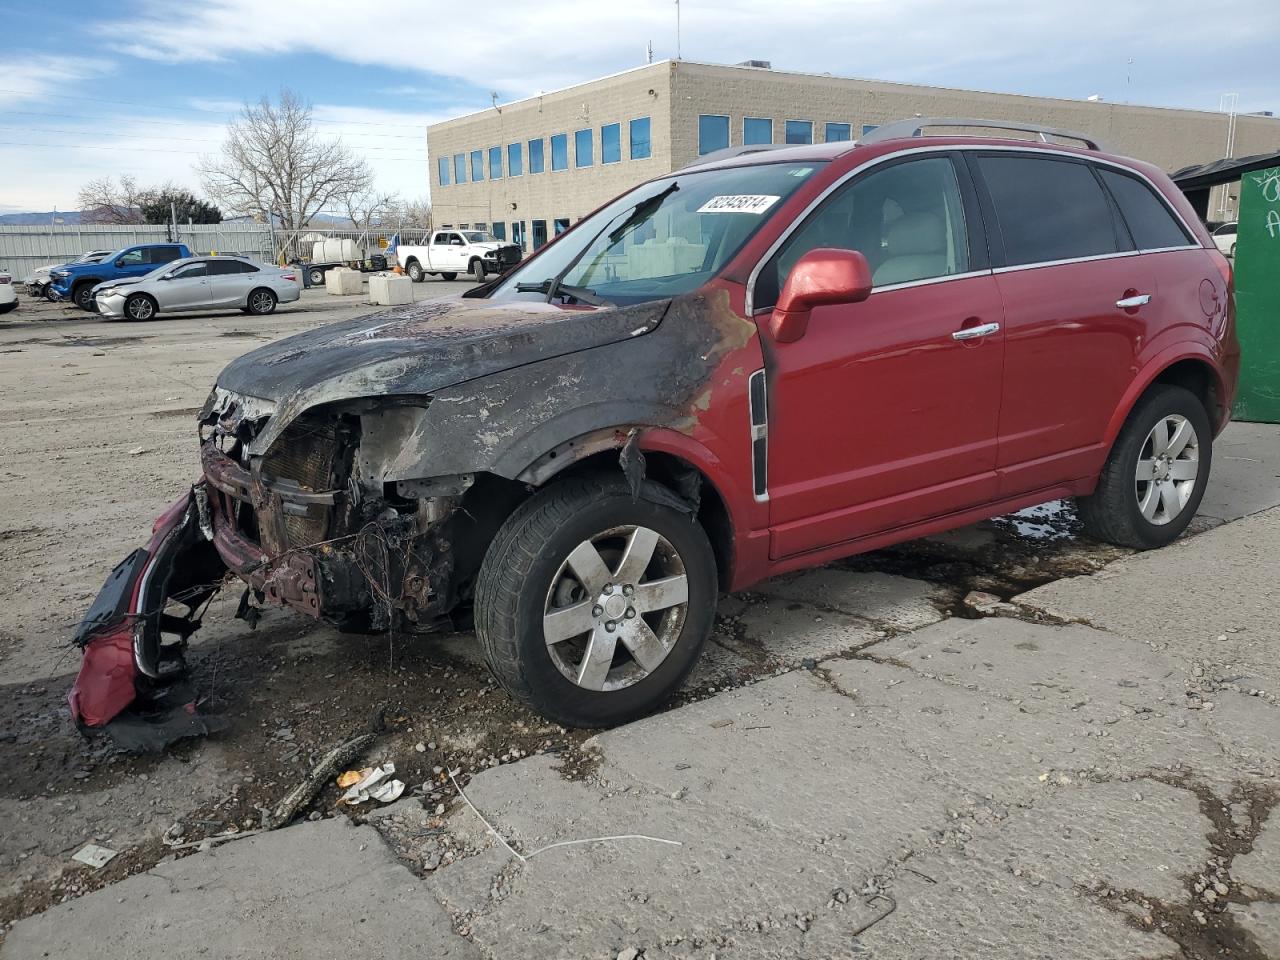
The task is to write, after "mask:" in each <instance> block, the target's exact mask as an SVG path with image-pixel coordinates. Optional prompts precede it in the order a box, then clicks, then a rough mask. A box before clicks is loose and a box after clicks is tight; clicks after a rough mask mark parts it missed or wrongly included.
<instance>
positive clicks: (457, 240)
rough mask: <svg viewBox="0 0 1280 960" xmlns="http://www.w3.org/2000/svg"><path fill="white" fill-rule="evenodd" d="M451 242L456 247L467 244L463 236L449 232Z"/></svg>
mask: <svg viewBox="0 0 1280 960" xmlns="http://www.w3.org/2000/svg"><path fill="white" fill-rule="evenodd" d="M449 242H450V243H451V244H453V245H454V246H455V247H461V246H464V245H465V241H464V240H463V239H462V237H461V236H459V235H458V234H456V233H451V234H449Z"/></svg>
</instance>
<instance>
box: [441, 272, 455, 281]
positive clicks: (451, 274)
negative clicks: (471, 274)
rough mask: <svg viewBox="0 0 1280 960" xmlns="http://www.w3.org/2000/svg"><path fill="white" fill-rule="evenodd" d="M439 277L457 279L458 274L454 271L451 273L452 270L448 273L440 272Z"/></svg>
mask: <svg viewBox="0 0 1280 960" xmlns="http://www.w3.org/2000/svg"><path fill="white" fill-rule="evenodd" d="M440 279H441V280H457V279H458V275H457V274H456V273H453V272H452V271H450V272H449V273H442V274H440Z"/></svg>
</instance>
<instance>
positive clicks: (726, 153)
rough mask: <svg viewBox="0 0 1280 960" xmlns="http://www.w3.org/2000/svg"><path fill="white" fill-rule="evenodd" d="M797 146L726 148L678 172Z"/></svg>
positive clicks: (754, 144)
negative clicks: (751, 154)
mask: <svg viewBox="0 0 1280 960" xmlns="http://www.w3.org/2000/svg"><path fill="white" fill-rule="evenodd" d="M791 146H795V144H791V143H744V144H739V145H738V146H736V147H725V148H724V149H723V150H712V151H711V152H710V153H704V154H703V155H702V156H700V157H699V158H698V159H697V160H695V161H694V162H693V163H690V164H688V165H686V166H683V167H681V168H680V170H677V171H676V173H680V172H682V171H684V170H692V169H693V168H694V167H700V166H702V165H703V164H706V163H719V162H720V161H721V160H732V159H733V158H734V157H742V156H746V155H747V154H749V153H763V152H764V151H765V150H781V149H783V148H784V147H791Z"/></svg>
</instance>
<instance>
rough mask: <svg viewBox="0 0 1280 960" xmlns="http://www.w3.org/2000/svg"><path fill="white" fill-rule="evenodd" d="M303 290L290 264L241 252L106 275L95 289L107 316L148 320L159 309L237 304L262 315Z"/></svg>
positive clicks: (97, 301) (220, 307) (100, 309)
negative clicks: (134, 273)
mask: <svg viewBox="0 0 1280 960" xmlns="http://www.w3.org/2000/svg"><path fill="white" fill-rule="evenodd" d="M301 295H302V287H301V285H300V284H299V283H298V275H297V273H296V272H295V271H294V270H293V269H281V268H279V267H273V266H270V265H269V264H262V263H254V262H252V261H250V260H246V259H244V258H243V257H214V256H208V257H187V258H185V259H183V260H174V261H173V262H172V263H166V264H165V265H164V266H162V267H159V268H158V269H156V270H152V271H151V272H150V273H148V274H147V275H146V276H143V277H136V278H129V279H123V280H108V281H107V282H106V283H100V284H98V285H97V286H96V287H94V288H93V298H94V303H95V304H96V305H97V308H98V312H99V313H100V314H102V316H104V317H105V318H106V319H108V320H150V319H152V318H153V317H155V316H156V315H157V314H160V313H177V312H181V311H184V310H224V309H230V308H238V309H240V310H243V311H244V312H245V313H254V314H265V313H271V312H272V311H274V310H275V308H276V304H278V303H290V302H292V301H294V300H297V299H298V298H299V297H300V296H301Z"/></svg>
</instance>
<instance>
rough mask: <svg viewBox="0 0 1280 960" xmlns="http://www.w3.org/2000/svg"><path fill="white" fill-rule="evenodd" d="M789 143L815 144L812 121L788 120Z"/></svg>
mask: <svg viewBox="0 0 1280 960" xmlns="http://www.w3.org/2000/svg"><path fill="white" fill-rule="evenodd" d="M786 142H787V143H813V121H812V120H788V121H787V140H786Z"/></svg>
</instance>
